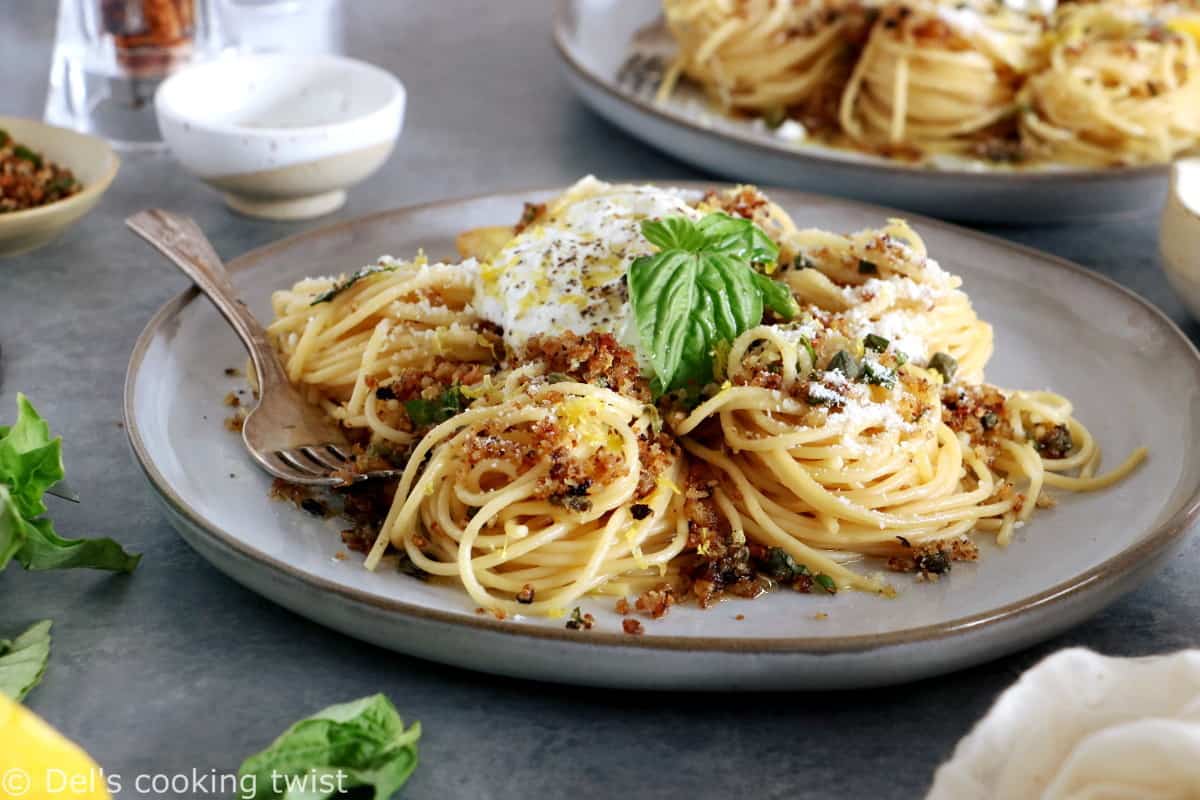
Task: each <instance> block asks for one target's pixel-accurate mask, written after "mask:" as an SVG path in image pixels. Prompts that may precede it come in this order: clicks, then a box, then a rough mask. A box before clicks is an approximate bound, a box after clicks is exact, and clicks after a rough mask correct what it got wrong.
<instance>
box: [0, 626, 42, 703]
mask: <svg viewBox="0 0 1200 800" xmlns="http://www.w3.org/2000/svg"><path fill="white" fill-rule="evenodd" d="M49 660H50V620H43V621H42V622H37V623H34V624H33V625H32V626H31V627H30V628H29V630H27V631H25V632H24V633H22V634H21V635H20V636H18V637H17V638H16V639H13V640H12V641H8V640H3V639H0V694H6V695H8V696H9V697H11V698H12V699H14V700H16V701H18V702H19V701H21V700H24V699H25V696H26V695H27V694H29V690H30V689H32V688H33V687H34V686H37V685H38V683H40V682H41V680H42V674H43V673H44V672H45V671H46V662H47V661H49Z"/></svg>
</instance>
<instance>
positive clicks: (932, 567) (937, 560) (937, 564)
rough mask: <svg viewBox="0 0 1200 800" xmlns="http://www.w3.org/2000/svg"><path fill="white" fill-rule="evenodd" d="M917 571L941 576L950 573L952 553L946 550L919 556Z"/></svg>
mask: <svg viewBox="0 0 1200 800" xmlns="http://www.w3.org/2000/svg"><path fill="white" fill-rule="evenodd" d="M917 571H918V572H928V573H930V574H932V575H941V574H943V573H945V572H949V571H950V553H949V552H948V551H946V550H936V551H934V552H932V553H921V554H919V555H918V556H917Z"/></svg>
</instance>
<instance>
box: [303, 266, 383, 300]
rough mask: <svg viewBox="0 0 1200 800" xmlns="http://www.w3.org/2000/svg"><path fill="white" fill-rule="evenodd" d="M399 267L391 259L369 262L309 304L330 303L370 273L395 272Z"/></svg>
mask: <svg viewBox="0 0 1200 800" xmlns="http://www.w3.org/2000/svg"><path fill="white" fill-rule="evenodd" d="M398 269H400V264H399V263H398V262H395V261H389V262H387V263H381V264H369V265H368V266H365V267H363V268H362V269H360V270H358V271H357V272H355V273H354V274H353V275H351V276H350V277H349V278H347V279H346V280H344V281H342V282H341V283H336V284H334V285H333V287H332V288H331V289H328V290H326V291H324V292H321V294H319V295H317V296H316V298H315V299H314V300H313V301H312V302H311V303H309V305H310V306H315V305H320V304H321V303H328V302H329V301H330V300H332V299H333V298H335V297H337V296H338V295H339V294H341V293H342V292H344V291H346V290H347V289H349V288H350V287H351V286H353V285H354V284H356V283H358V282H359V281H361V280H362V279H363V278H366V277H367V276H369V275H378V274H379V273H381V272H395V271H396V270H398Z"/></svg>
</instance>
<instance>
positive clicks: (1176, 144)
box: [1020, 4, 1200, 165]
mask: <svg viewBox="0 0 1200 800" xmlns="http://www.w3.org/2000/svg"><path fill="white" fill-rule="evenodd" d="M1021 100H1022V104H1023V108H1024V111H1023V112H1022V114H1021V118H1020V122H1021V135H1022V138H1023V140H1024V141H1026V142H1027V143H1028V144H1029V146H1030V148H1031V149H1032V151H1033V152H1035V153H1036V154H1038V155H1039V156H1040V157H1042V158H1046V159H1053V160H1055V161H1062V162H1068V163H1075V164H1085V165H1089V164H1100V165H1103V164H1111V163H1113V162H1114V160H1115V161H1116V162H1118V163H1122V164H1142V163H1154V162H1160V161H1168V160H1170V159H1171V158H1173V157H1174V156H1175V155H1176V154H1177V153H1180V152H1182V151H1184V150H1187V149H1190V148H1192V147H1195V146H1196V144H1197V142H1198V141H1200V59H1198V56H1197V49H1196V40H1195V39H1193V38H1192V37H1191V36H1188V35H1182V34H1178V33H1175V32H1173V31H1171V30H1170V29H1169V28H1167V27H1164V26H1163V25H1162V24H1161V22H1159V21H1156V20H1155V19H1154V18H1153V17H1151V16H1149V15H1148V14H1147V13H1146V12H1145V11H1138V10H1134V9H1131V8H1128V7H1124V6H1116V5H1110V4H1101V5H1084V6H1075V7H1071V8H1069V9H1064V11H1063V12H1062V13H1061V15H1060V16H1059V19H1058V22H1057V24H1056V26H1055V28H1054V31H1053V33H1052V34H1051V47H1050V54H1049V64H1048V66H1047V67H1046V69H1044V70H1043V71H1041V72H1039V73H1038V74H1036V75H1034V76H1032V77H1031V78H1030V80H1029V82H1028V83H1027V84H1026V86H1025V88H1024V90H1023V92H1022V96H1021Z"/></svg>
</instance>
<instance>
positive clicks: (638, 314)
mask: <svg viewBox="0 0 1200 800" xmlns="http://www.w3.org/2000/svg"><path fill="white" fill-rule="evenodd" d="M642 230H643V232H644V233H645V235H646V238H647V239H648V240H649V241H650V242H651V243H653V244H656V245H658V246H659V247H660V248H661V250H660V252H658V253H656V254H654V255H650V256H643V257H641V258H638V259H636V260H634V262H633V264H631V265H630V268H629V278H628V280H629V297H630V304H631V306H632V308H633V313H634V319H635V320H636V322H637V329H638V338H639V341H640V343H641V346H642V347H643V348H644V350H645V351H646V354H647V356H648V358H649V361H650V364H651V366H652V367H653V369H654V373H655V382H654V387H655V390H656V391H657V392H659V393H663V392H668V391H671V390H673V389H676V388H683V387H689V386H690V387H694V388H698V387H700V386H703V385H704V384H705V383H707V382H709V381H711V380H712V377H713V362H714V358H715V357H714V352H715V350H716V348H717V345H718V344H719V343H721V342H732V341H733V340H734V339H736V338H737V337H738V336H739V335H741V334H742V333H743V332H744V331H746V330H748V329H749V328H751V327H753V326H755V325H757V324H759V323H760V322H761V321H762V315H763V304H764V302H766V303H768V304H769V305H770V307H771V308H772V309H773V310H775V311H776V313H778V314H780V315H781V316H784V317H786V318H791V317H792V316H794V315H795V313H796V311H797V307H796V304H795V301H794V300H793V299H792V296H791V290H790V289H788V288H787V287H786V286H784V285H783V284H780V283H776V282H775V281H772V280H770V279H769V278H767V277H766V276H764V275H762V274H760V273H759V272H757V271H756V270H755V269H754V268H753V267H752V266H751V265H750V261H751V260H755V259H758V258H762V259H763V260H764V261H772V260H774V258H775V257H776V256H777V255H778V249H777V248H776V247H775V245H774V243H773V242H771V240H770V239H769V238H768V237H767V235H766V234H765V233H763V232H762V231H761V230H759V229H758V228H757V227H756V226H755V225H754V224H753V223H751V222H750V221H749V220H744V219H735V218H733V217H730V216H728V215H725V214H710V215H708V216H706V217H704V218H703V219H702V220H700V221H699V222H692V221H691V220H689V219H687V218H685V217H667V218H664V219H661V220H647V221H645V222H643V223H642Z"/></svg>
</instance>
